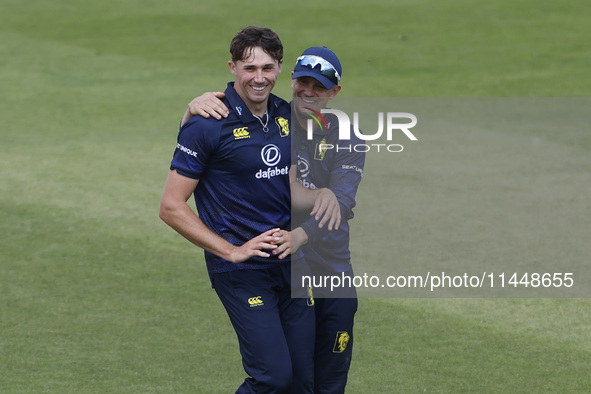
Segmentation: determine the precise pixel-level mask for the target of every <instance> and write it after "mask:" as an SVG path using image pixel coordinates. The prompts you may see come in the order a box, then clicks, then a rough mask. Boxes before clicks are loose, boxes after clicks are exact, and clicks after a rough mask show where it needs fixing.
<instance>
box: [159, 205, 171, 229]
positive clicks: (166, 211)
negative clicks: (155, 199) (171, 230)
mask: <svg viewBox="0 0 591 394" xmlns="http://www.w3.org/2000/svg"><path fill="white" fill-rule="evenodd" d="M158 217H160V220H162V221H163V222H164V223H166V224H168V223H169V222H170V218H171V209H170V206H169V205H167V204H166V202H165V201H161V202H160V211H159V212H158Z"/></svg>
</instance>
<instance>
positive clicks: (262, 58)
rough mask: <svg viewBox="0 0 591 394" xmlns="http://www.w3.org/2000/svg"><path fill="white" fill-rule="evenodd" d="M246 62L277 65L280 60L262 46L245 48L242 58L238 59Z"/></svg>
mask: <svg viewBox="0 0 591 394" xmlns="http://www.w3.org/2000/svg"><path fill="white" fill-rule="evenodd" d="M238 62H242V63H245V64H255V63H256V64H258V65H276V64H277V63H278V61H277V60H276V59H274V58H273V57H272V56H271V55H269V54H268V53H267V52H265V50H264V49H263V48H261V47H248V48H246V49H245V50H244V55H243V56H242V60H238Z"/></svg>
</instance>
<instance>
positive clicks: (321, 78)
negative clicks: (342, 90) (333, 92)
mask: <svg viewBox="0 0 591 394" xmlns="http://www.w3.org/2000/svg"><path fill="white" fill-rule="evenodd" d="M342 73H343V69H342V67H341V62H340V61H339V58H338V57H337V55H335V53H334V52H333V51H331V50H330V49H328V48H327V47H311V48H308V49H306V50H305V51H304V52H303V53H302V56H300V57H298V60H297V62H296V65H295V67H294V69H293V75H292V77H291V78H292V79H296V78H301V77H312V78H314V79H316V80H317V81H318V82H320V83H321V84H322V85H323V86H324V87H325V88H327V89H332V88H333V87H334V86H335V85H338V84H339V81H340V80H341V75H342Z"/></svg>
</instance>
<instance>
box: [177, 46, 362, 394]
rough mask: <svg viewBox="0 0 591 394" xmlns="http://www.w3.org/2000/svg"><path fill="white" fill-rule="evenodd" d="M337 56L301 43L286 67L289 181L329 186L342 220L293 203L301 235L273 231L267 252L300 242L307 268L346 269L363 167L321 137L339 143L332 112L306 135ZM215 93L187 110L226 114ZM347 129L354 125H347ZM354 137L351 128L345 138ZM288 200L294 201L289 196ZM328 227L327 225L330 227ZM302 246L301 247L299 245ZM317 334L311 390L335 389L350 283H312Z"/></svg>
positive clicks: (345, 348)
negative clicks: (326, 220)
mask: <svg viewBox="0 0 591 394" xmlns="http://www.w3.org/2000/svg"><path fill="white" fill-rule="evenodd" d="M341 75H342V67H341V63H340V61H339V59H338V57H337V56H336V54H334V52H332V51H331V50H330V49H328V48H326V47H312V48H308V49H307V50H306V51H304V52H303V53H302V55H301V56H300V57H298V59H297V61H296V65H295V67H294V70H293V72H292V76H291V78H292V93H293V101H292V108H293V113H294V114H295V119H292V120H293V121H292V129H293V130H292V133H291V138H292V147H293V153H292V164H293V165H294V166H292V168H293V167H295V166H297V167H296V170H295V171H294V170H292V172H291V176H292V188H293V187H294V186H293V185H294V182H297V183H299V184H301V185H303V186H304V187H306V188H308V189H313V190H318V189H321V188H329V189H330V190H331V191H332V192H333V193H334V194H335V195H336V198H337V200H338V203H339V206H340V213H341V218H340V220H341V225H340V226H334V227H332V226H330V225H327V226H324V225H322V224H320V225H319V219H318V217H317V216H313V217H310V215H309V211H308V210H302V209H299V210H295V211H294V216H293V218H292V226H293V227H296V225H297V226H299V227H297V228H295V229H294V231H293V232H292V233H293V234H295V233H296V232H298V231H299V232H300V233H301V230H303V233H304V238H303V239H298V240H297V241H296V240H294V239H290V233H289V232H287V231H280V232H278V233H277V234H279V235H282V237H281V238H282V239H281V241H279V242H278V244H279V245H280V246H279V248H277V249H275V250H274V251H273V252H272V253H273V254H278V255H281V254H282V253H285V251H296V250H302V251H303V252H304V256H305V258H306V262H307V263H308V265H309V266H310V267H311V269H312V271H313V272H312V274H314V275H334V274H335V273H339V274H343V275H346V276H350V277H353V269H352V265H351V255H350V252H349V225H348V220H350V219H352V218H353V207H354V206H355V196H356V193H357V189H358V186H359V183H360V182H361V176H362V174H363V168H364V162H365V154H364V153H363V152H354V151H353V152H352V151H347V150H340V151H337V150H330V151H329V150H325V149H323V148H322V147H323V145H333V146H337V145H338V138H339V137H338V135H339V130H338V121H337V119H335V117H334V116H333V115H328V116H325V117H324V120H325V121H326V124H327V125H328V128H326V127H325V128H320V127H317V128H315V129H314V131H313V138H312V139H310V140H309V139H308V138H307V130H305V127H306V125H307V121H308V119H311V118H310V116H309V115H308V114H310V113H313V112H314V111H316V112H319V111H320V110H321V109H322V108H325V107H326V105H327V104H328V101H329V100H330V99H331V98H333V97H335V96H336V95H337V94H338V93H339V92H340V90H341V85H340V79H341ZM216 96H217V97H222V96H223V95H221V94H219V93H206V94H205V95H203V96H200V97H198V98H196V99H194V100H193V101H192V102H191V103H190V104H189V108H188V110H187V113H186V114H185V115H186V118H190V116H192V115H194V114H199V115H202V116H210V115H211V116H214V117H220V118H221V117H223V116H227V113H228V109H227V107H225V106H224V105H223V104H222V103H221V102H219V100H217V98H216ZM352 134H354V133H352ZM359 142H361V140H359V139H358V138H357V137H356V136H354V137H353V139H352V140H351V141H350V143H351V144H353V145H354V144H356V143H359ZM292 206H293V202H292ZM331 229H332V231H331ZM298 248H301V249H298ZM314 295H315V308H316V334H315V335H316V338H315V342H316V343H315V354H314V365H315V368H314V392H315V393H342V392H344V390H345V386H346V383H347V375H348V371H349V367H350V363H351V354H352V348H353V321H354V316H355V313H356V311H357V298H356V292H355V289H354V288H342V289H338V292H337V294H334V293H331V292H328V291H327V289H315V290H314Z"/></svg>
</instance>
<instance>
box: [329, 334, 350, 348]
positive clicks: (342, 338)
mask: <svg viewBox="0 0 591 394" xmlns="http://www.w3.org/2000/svg"><path fill="white" fill-rule="evenodd" d="M349 339H351V337H350V336H349V333H348V332H347V331H338V332H337V337H336V339H335V341H334V347H333V348H332V352H333V353H342V352H344V351H345V350H347V345H348V344H349Z"/></svg>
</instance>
